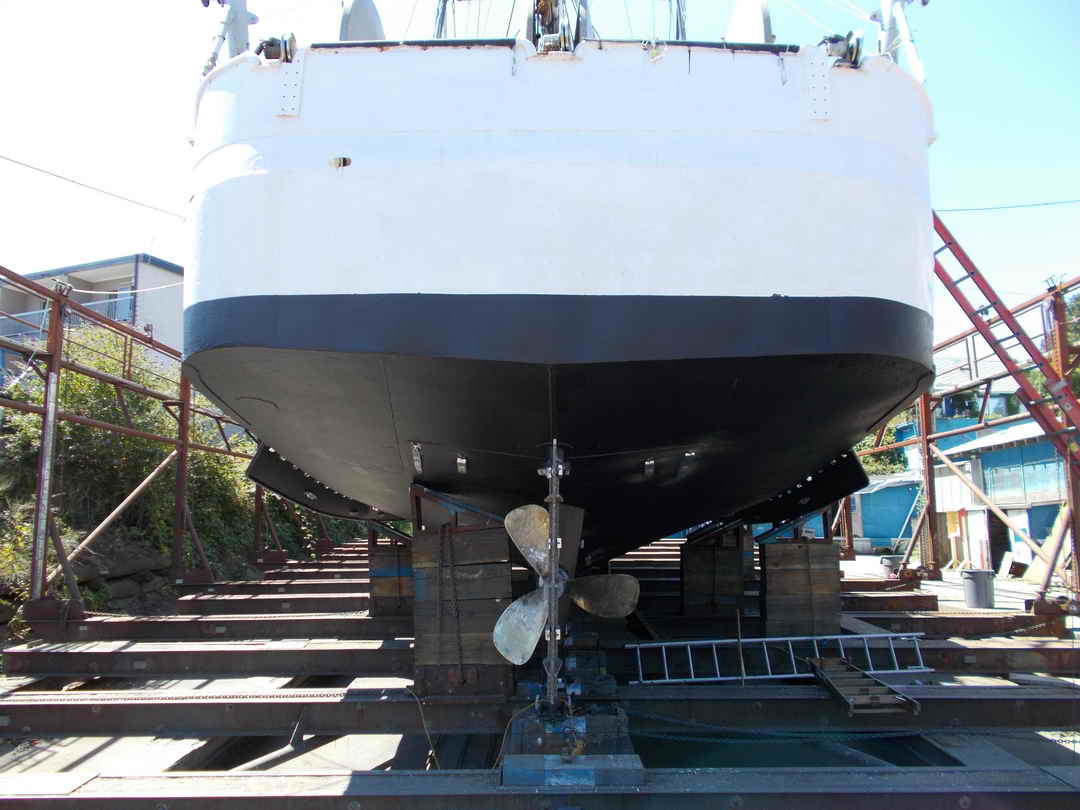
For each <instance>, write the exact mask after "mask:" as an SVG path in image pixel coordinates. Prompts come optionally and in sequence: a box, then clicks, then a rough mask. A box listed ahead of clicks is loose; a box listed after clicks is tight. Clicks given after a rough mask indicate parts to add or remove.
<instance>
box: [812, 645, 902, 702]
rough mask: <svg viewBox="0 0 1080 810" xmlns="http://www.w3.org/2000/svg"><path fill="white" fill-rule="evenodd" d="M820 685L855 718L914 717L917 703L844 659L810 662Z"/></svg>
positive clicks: (815, 659) (824, 659)
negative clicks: (866, 716) (877, 716)
mask: <svg viewBox="0 0 1080 810" xmlns="http://www.w3.org/2000/svg"><path fill="white" fill-rule="evenodd" d="M809 663H810V666H811V667H812V668H813V670H814V675H816V676H817V679H818V681H820V682H821V685H822V686H824V687H825V688H826V689H828V690H829V691H830V692H832V693H833V695H835V696H836V697H837V698H839V700H840V702H841V703H843V704H844V705H845V706H846V707H847V710H848V716H849V717H854V716H855V715H856V714H918V713H919V702H918V701H917V700H914V699H912V698H909V697H908V696H907V695H904V694H902V693H901V692H899V691H897V690H896V689H894V688H893V687H891V686H889V684H887V683H885V682H884V681H880V680H878V679H877V678H875V677H874V676H872V675H871V674H870V673H869V672H867V671H866V670H864V669H859V667H857V666H855V665H854V664H852V663H851V662H850V661H848V660H847V659H846V658H811V659H810V662H809Z"/></svg>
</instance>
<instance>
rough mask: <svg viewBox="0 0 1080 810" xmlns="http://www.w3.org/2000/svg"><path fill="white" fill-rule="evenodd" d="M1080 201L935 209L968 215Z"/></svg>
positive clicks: (1074, 203) (941, 211) (1072, 203)
mask: <svg viewBox="0 0 1080 810" xmlns="http://www.w3.org/2000/svg"><path fill="white" fill-rule="evenodd" d="M1077 203H1080V200H1047V201H1045V202H1034V203H1008V204H1006V205H988V206H985V207H983V208H935V209H934V210H935V211H937V212H938V213H939V214H966V213H972V212H975V211H1009V210H1012V209H1014V208H1046V207H1047V206H1051V205H1076V204H1077Z"/></svg>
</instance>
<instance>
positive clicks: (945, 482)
mask: <svg viewBox="0 0 1080 810" xmlns="http://www.w3.org/2000/svg"><path fill="white" fill-rule="evenodd" d="M945 454H946V455H947V456H949V458H950V459H951V460H952V461H953V462H954V463H955V464H957V466H959V467H960V468H961V469H962V470H963V472H964V473H965V474H966V475H967V476H968V477H970V478H971V480H973V481H974V482H975V484H976V485H978V486H979V488H980V489H982V490H983V491H984V492H985V493H986V494H987V495H988V496H989V497H990V499H991V500H992V501H993V502H994V504H995V505H997V507H998V508H999V509H1001V510H1002V511H1003V512H1005V514H1006V516H1007V517H1008V518H1009V519H1010V521H1012V522H1013V523H1015V524H1016V525H1017V526H1019V528H1021V529H1022V530H1024V531H1025V532H1026V533H1027V534H1028V536H1029V537H1031V539H1033V540H1035V541H1036V542H1039V541H1042V540H1045V539H1046V538H1047V537H1049V535H1050V530H1051V528H1052V526H1053V524H1054V520H1055V519H1056V518H1057V515H1058V512H1059V510H1060V509H1061V505H1062V503H1063V502H1064V501H1065V499H1066V483H1065V468H1064V465H1063V463H1062V459H1061V456H1060V455H1059V454H1058V453H1057V451H1056V450H1055V449H1054V446H1053V445H1052V444H1050V441H1049V439H1047V438H1046V436H1045V434H1044V433H1043V431H1042V428H1040V427H1039V426H1038V425H1037V424H1036V423H1035V422H1033V421H1030V420H1026V421H1023V422H1019V423H1017V424H1015V425H1011V426H1009V427H1007V428H1003V429H1001V430H997V431H994V432H992V433H986V434H984V435H982V436H981V437H979V438H976V439H972V440H970V441H967V442H964V443H962V444H959V445H955V446H953V447H951V448H949V449H947V450H945ZM934 478H935V481H936V484H937V508H938V511H939V512H941V513H944V514H945V518H946V527H947V533H948V535H949V541H950V546H951V552H952V557H953V559H954V561H957V562H960V563H963V562H966V563H968V564H970V565H973V566H974V567H976V568H995V569H996V568H998V567H999V566H1000V565H1001V561H1002V559H1003V558H1004V556H1005V554H1006V552H1011V553H1012V556H1013V559H1014V560H1015V561H1016V562H1020V563H1028V564H1029V563H1030V562H1031V559H1032V553H1031V550H1030V549H1029V548H1028V547H1027V546H1026V545H1025V544H1024V542H1023V541H1022V540H1021V539H1020V538H1019V537H1017V536H1015V534H1014V532H1013V531H1012V530H1011V529H1009V528H1008V527H1007V526H1006V525H1005V524H1004V523H1003V522H1002V521H1001V520H1000V519H999V518H998V517H997V516H996V515H994V514H993V513H992V512H991V511H990V510H989V509H987V508H986V506H985V505H984V504H982V503H981V502H980V501H979V500H978V499H977V498H976V497H975V496H974V495H973V494H972V492H971V490H970V489H969V488H968V487H966V486H964V484H963V483H962V482H961V481H959V480H958V479H957V477H956V476H955V475H954V474H953V473H952V472H951V471H950V470H948V469H947V468H945V467H944V466H943V465H942V466H935V469H934Z"/></svg>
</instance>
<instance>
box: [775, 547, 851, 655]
mask: <svg viewBox="0 0 1080 810" xmlns="http://www.w3.org/2000/svg"><path fill="white" fill-rule="evenodd" d="M761 573H762V590H763V598H762V610H763V612H764V618H765V634H766V635H767V636H823V635H835V634H837V633H839V632H840V551H839V546H838V545H836V544H835V543H768V544H766V545H763V546H762V547H761Z"/></svg>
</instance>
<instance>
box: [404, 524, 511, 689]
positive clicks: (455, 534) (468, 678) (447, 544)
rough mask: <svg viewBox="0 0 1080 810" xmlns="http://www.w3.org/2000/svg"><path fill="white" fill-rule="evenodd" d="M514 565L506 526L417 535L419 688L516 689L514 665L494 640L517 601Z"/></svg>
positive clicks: (415, 579) (415, 612) (415, 621)
mask: <svg viewBox="0 0 1080 810" xmlns="http://www.w3.org/2000/svg"><path fill="white" fill-rule="evenodd" d="M510 570H511V566H510V538H509V537H508V536H507V534H506V531H505V530H504V529H502V528H501V527H495V528H474V527H456V528H455V527H452V526H449V525H445V526H443V527H441V528H440V529H438V530H436V531H432V532H426V533H424V534H421V535H417V536H416V537H414V538H413V582H414V590H415V594H416V599H415V602H414V605H413V626H414V637H415V647H414V649H415V661H416V672H415V675H414V679H415V682H416V688H417V690H418V693H422V694H429V695H440V694H500V695H507V694H510V693H511V691H512V689H513V677H512V672H511V668H510V665H509V664H508V663H507V662H506V660H505V659H504V658H503V657H502V656H501V655H499V652H498V650H496V649H495V644H494V642H493V641H492V631H493V630H494V629H495V622H496V621H498V619H499V616H501V615H502V612H503V611H504V610H505V609H506V607H507V606H508V605H509V604H510V599H511V580H510Z"/></svg>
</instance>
